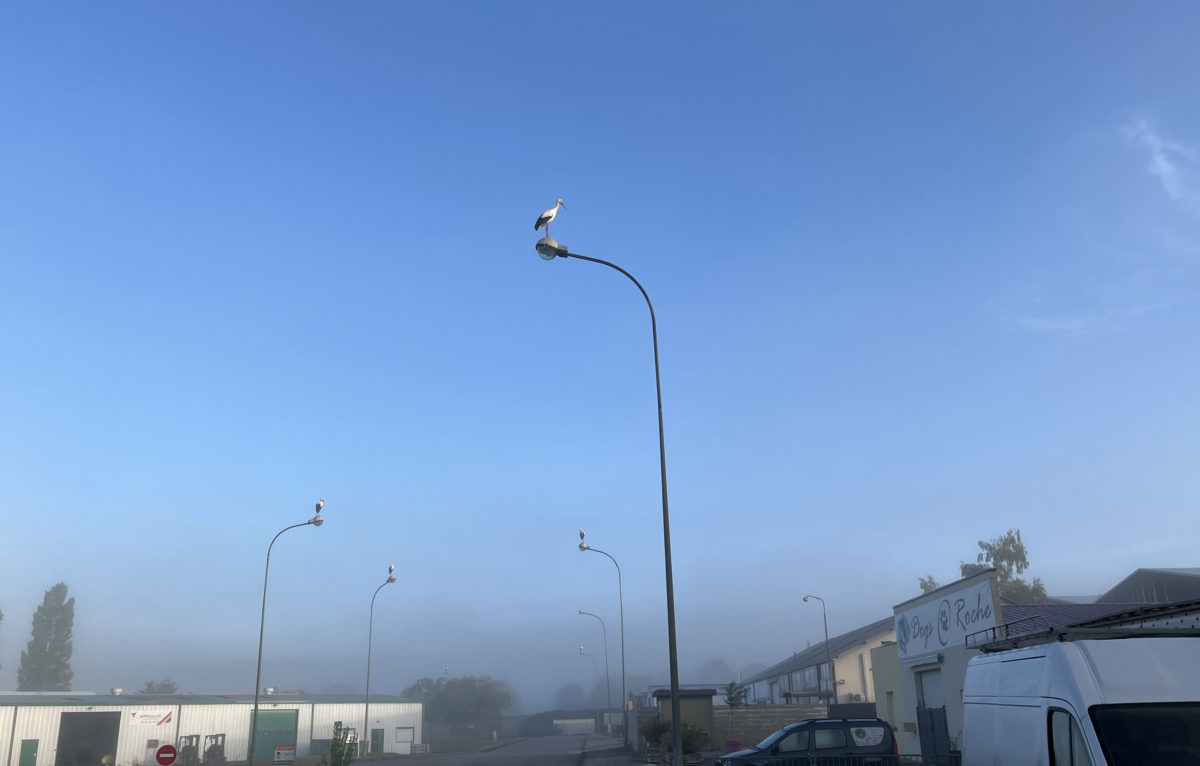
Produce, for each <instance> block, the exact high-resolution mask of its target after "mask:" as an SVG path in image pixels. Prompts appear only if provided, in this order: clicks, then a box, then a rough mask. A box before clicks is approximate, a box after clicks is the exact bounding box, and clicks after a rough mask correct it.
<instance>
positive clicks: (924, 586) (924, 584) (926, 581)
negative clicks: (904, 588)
mask: <svg viewBox="0 0 1200 766" xmlns="http://www.w3.org/2000/svg"><path fill="white" fill-rule="evenodd" d="M918 582H920V584H921V592H922V593H933V592H934V591H935V590H937V589H938V588H940V587H942V586H940V585H938V581H937V580H935V579H933V575H929V576H928V577H921V578H919V579H918Z"/></svg>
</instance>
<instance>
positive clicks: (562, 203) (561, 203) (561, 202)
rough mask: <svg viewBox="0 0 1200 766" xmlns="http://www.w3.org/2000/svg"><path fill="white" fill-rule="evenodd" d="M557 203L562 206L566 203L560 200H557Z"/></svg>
mask: <svg viewBox="0 0 1200 766" xmlns="http://www.w3.org/2000/svg"><path fill="white" fill-rule="evenodd" d="M558 204H560V205H562V206H563V207H564V208H565V207H566V206H567V203H565V202H563V201H562V200H559V201H558Z"/></svg>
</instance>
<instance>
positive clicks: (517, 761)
mask: <svg viewBox="0 0 1200 766" xmlns="http://www.w3.org/2000/svg"><path fill="white" fill-rule="evenodd" d="M620 745H621V741H620V740H619V739H605V738H596V737H588V736H584V735H582V734H575V735H569V736H563V737H530V738H528V739H522V740H518V741H516V742H513V743H511V744H508V745H504V746H503V747H499V748H496V749H495V750H489V751H486V752H470V753H430V754H429V755H412V756H407V757H404V758H399V759H395V760H386V761H385V760H380V761H375V760H372V761H371V762H370V765H369V766H579V764H580V762H581V759H580V753H584V757H583V759H582V762H583V763H584V766H634V764H636V761H634V760H633V759H632V758H631V757H629V756H625V755H623V754H622V753H621V752H620V750H619V748H620ZM435 747H436V745H435Z"/></svg>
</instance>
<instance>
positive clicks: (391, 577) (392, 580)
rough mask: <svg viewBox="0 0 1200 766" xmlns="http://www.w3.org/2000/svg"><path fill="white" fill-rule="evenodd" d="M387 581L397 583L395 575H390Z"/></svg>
mask: <svg viewBox="0 0 1200 766" xmlns="http://www.w3.org/2000/svg"><path fill="white" fill-rule="evenodd" d="M387 581H388V582H389V583H393V582H396V577H395V575H388V578H387Z"/></svg>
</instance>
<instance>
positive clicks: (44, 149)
mask: <svg viewBox="0 0 1200 766" xmlns="http://www.w3.org/2000/svg"><path fill="white" fill-rule="evenodd" d="M1198 23H1200V10H1198V9H1197V8H1196V7H1195V6H1194V5H1191V4H1188V3H1156V4H1154V5H1153V6H1150V7H1145V6H1141V5H1137V4H1133V3H1128V4H1116V3H1089V4H1084V3H1060V4H1056V5H1051V6H1049V7H1035V6H1034V5H1026V6H1023V7H1021V6H1012V5H1010V4H998V3H997V4H975V5H973V6H969V7H968V6H962V5H960V4H954V3H921V4H912V3H909V4H883V3H878V4H867V3H859V4H850V5H845V4H825V5H820V4H794V3H760V4H756V5H753V6H750V7H749V8H747V7H745V6H739V7H736V8H735V7H733V6H729V5H727V4H718V3H707V4H704V3H701V4H697V3H686V4H684V3H661V4H634V3H616V4H602V5H597V4H591V5H582V4H572V3H560V4H551V5H547V4H545V3H539V4H531V3H491V2H478V3H462V2H456V3H437V4H434V3H421V4H418V3H382V2H360V3H354V4H350V5H347V4H339V5H329V4H316V3H303V2H297V3H287V4H283V3H270V2H263V3H252V4H235V3H222V2H215V3H203V4H192V5H187V6H184V5H173V4H156V3H141V2H134V3H125V4H121V5H119V6H112V5H104V4H100V5H98V4H85V3H66V4H57V5H54V6H46V5H36V6H35V5H32V4H26V5H15V6H14V5H9V6H7V7H6V8H4V9H3V10H2V11H0V104H2V105H3V114H4V118H3V119H2V120H0V167H3V168H4V176H5V178H6V179H7V182H6V183H4V184H0V285H3V289H4V300H3V302H0V358H2V359H3V361H4V367H5V374H4V375H3V376H0V487H2V488H3V495H4V498H5V512H4V518H5V522H4V531H3V533H2V534H0V582H2V583H3V586H2V587H0V610H3V612H4V615H5V619H4V621H3V623H0V688H12V687H15V674H16V668H17V666H18V664H19V656H20V650H21V648H22V647H23V646H24V644H25V642H26V641H27V640H28V630H29V615H30V614H31V613H32V610H33V608H34V607H35V606H36V604H37V603H38V602H39V601H40V599H41V595H42V593H43V591H44V590H45V589H46V588H48V587H49V586H51V585H53V584H54V583H55V582H58V581H59V580H62V581H65V582H67V583H68V585H69V586H70V587H71V592H72V594H73V595H75V596H76V597H77V599H78V604H77V613H78V617H77V624H76V647H77V649H76V657H75V670H76V688H80V689H87V688H107V687H109V686H124V687H136V686H140V685H141V683H142V682H143V681H145V680H146V679H147V678H151V677H161V676H163V675H169V676H171V677H173V678H175V679H176V680H178V681H179V682H180V685H181V686H182V687H183V688H185V689H190V690H196V691H249V690H250V689H251V688H252V683H253V664H254V652H255V649H256V640H257V636H256V628H257V620H258V610H259V605H260V602H259V599H260V598H261V591H260V590H259V587H260V585H261V577H262V568H263V558H264V555H265V549H266V545H267V543H269V541H270V539H271V537H272V536H273V535H274V534H275V532H277V531H278V530H279V529H281V528H282V527H284V526H287V525H288V524H292V523H296V522H299V521H304V520H305V519H307V518H308V516H309V515H310V509H311V507H312V503H313V502H314V501H315V500H316V498H318V497H325V498H326V501H327V513H326V519H327V523H326V525H325V526H323V527H322V528H320V529H316V530H314V529H312V528H305V529H300V530H296V531H293V532H289V533H288V534H287V535H286V536H284V537H283V538H281V539H280V542H279V543H278V544H277V545H276V548H275V552H274V554H273V557H272V580H271V591H270V602H269V610H268V623H267V642H266V660H265V663H264V681H265V682H266V683H268V684H270V685H275V686H279V687H283V688H288V687H293V686H300V685H307V686H309V687H310V688H311V687H314V686H319V685H321V684H328V685H333V684H335V683H343V684H347V685H351V686H353V685H355V684H361V679H360V678H359V674H360V669H361V666H362V664H363V663H362V662H361V660H362V658H363V654H364V651H365V640H366V625H365V623H366V616H367V606H368V603H369V600H370V596H371V593H372V592H373V591H374V589H375V587H376V586H377V585H378V583H379V582H382V580H383V578H384V577H385V576H386V568H387V565H388V564H393V563H394V564H395V565H396V566H397V574H398V575H399V576H400V582H399V583H398V586H399V587H397V586H392V590H389V591H385V592H384V593H381V594H380V596H379V600H378V602H377V608H376V633H375V634H376V636H377V639H378V641H379V643H377V644H376V649H375V651H376V661H375V663H374V667H375V669H376V672H377V674H378V675H375V676H374V678H373V682H372V688H373V689H378V690H379V691H380V692H387V691H399V690H400V688H402V687H403V686H405V685H407V684H408V683H409V682H410V681H411V680H413V679H415V678H416V677H419V676H422V675H437V674H439V673H441V672H443V669H444V668H447V667H448V668H449V669H450V672H451V673H453V674H465V673H490V674H492V675H496V676H498V677H503V678H506V679H507V680H510V681H511V682H512V683H513V685H514V687H515V688H516V689H517V691H518V693H519V694H520V695H521V699H522V704H523V705H524V706H525V707H527V708H530V709H538V708H540V707H541V706H543V705H544V704H546V703H548V701H549V698H550V696H551V695H552V692H553V691H554V689H555V688H557V687H558V686H559V685H561V684H562V683H565V682H567V681H575V682H579V683H587V682H588V681H589V679H590V674H591V672H592V671H591V668H590V667H585V665H584V662H585V660H581V659H580V658H579V657H578V655H577V647H578V645H579V644H581V643H582V644H585V645H588V646H589V647H592V646H598V644H599V640H600V639H599V636H598V635H596V633H597V631H596V630H595V628H596V626H595V623H594V621H592V620H591V618H587V617H583V618H581V617H579V616H578V615H577V613H576V612H577V610H580V609H583V610H587V611H593V612H596V613H598V614H600V615H601V616H602V617H604V618H605V619H606V621H607V623H608V627H609V633H610V635H612V636H615V635H616V625H617V615H616V599H615V576H614V572H613V570H612V567H611V566H610V565H609V562H607V561H606V560H604V559H603V558H602V557H600V556H592V555H586V554H580V553H579V552H578V551H577V550H576V549H575V544H576V542H577V535H576V532H575V530H576V527H579V526H582V527H584V528H585V529H587V530H588V533H589V541H591V542H593V543H594V544H595V545H596V546H597V547H599V548H603V549H604V550H607V551H609V552H610V553H612V554H613V555H614V556H616V557H617V558H618V560H620V561H621V563H622V567H623V570H624V579H625V588H626V594H625V595H626V623H627V624H626V633H627V641H628V644H629V647H628V648H629V665H630V672H631V673H634V672H637V673H642V674H650V675H654V674H662V673H665V668H666V639H665V633H666V631H665V618H664V606H663V566H662V534H661V515H660V513H661V509H660V505H659V494H658V482H659V475H658V459H657V450H658V445H657V439H656V436H657V432H656V427H655V404H654V390H653V382H654V381H653V364H652V357H651V347H650V337H649V324H648V317H647V313H646V309H645V306H644V304H643V302H642V299H641V297H640V295H639V294H638V293H637V291H636V289H635V288H634V287H633V285H631V284H629V283H628V282H627V281H626V280H625V279H624V278H623V277H621V276H620V275H619V274H617V273H615V272H612V271H610V270H608V269H604V268H602V267H598V266H595V265H592V264H588V263H584V262H580V261H563V260H561V259H560V260H558V261H556V262H553V263H545V262H543V261H542V260H540V259H539V258H538V257H537V256H536V254H535V253H534V251H533V244H534V242H535V241H536V240H537V238H538V236H540V235H539V234H535V233H534V232H533V230H532V223H533V220H534V219H535V218H536V217H537V214H538V213H539V212H540V211H541V210H543V209H545V208H546V207H548V206H550V205H551V204H552V203H553V201H554V199H555V198H556V197H562V198H563V199H564V200H565V201H566V203H567V205H569V208H568V209H567V210H565V211H562V212H561V213H560V215H559V217H558V219H557V221H556V222H555V223H554V225H553V234H554V236H555V237H556V238H557V239H559V240H560V241H562V242H563V243H565V244H567V245H569V246H570V247H571V248H572V249H573V250H574V251H576V252H580V253H583V254H586V255H590V256H594V257H597V258H604V259H607V260H611V261H614V262H616V263H619V264H620V265H622V266H623V267H625V268H626V269H628V270H629V271H631V272H632V273H633V274H635V275H636V276H637V277H638V279H639V280H641V282H642V283H643V284H644V285H645V286H646V289H647V290H648V291H649V293H650V295H651V297H652V299H653V300H654V301H655V306H656V310H657V312H658V319H659V333H660V344H661V354H662V367H663V397H664V412H665V418H666V436H667V459H668V473H669V481H670V489H671V510H672V517H671V518H672V533H673V547H674V557H675V582H676V599H677V609H678V624H679V649H680V663H681V667H682V668H683V671H684V679H683V680H684V681H685V682H688V681H697V682H714V681H723V680H728V679H709V678H698V677H689V673H690V669H695V668H698V667H699V666H700V665H702V664H703V663H705V662H706V661H709V660H712V659H723V660H725V661H727V662H728V663H729V664H730V666H731V667H732V668H734V669H735V670H736V669H739V668H742V667H744V666H746V665H747V664H750V663H754V662H773V661H775V660H777V659H780V658H781V657H783V656H786V655H787V654H789V653H790V652H792V651H794V650H796V649H799V648H802V647H803V646H804V645H805V642H806V641H815V640H818V639H819V638H820V637H821V634H820V630H821V615H820V614H819V613H817V610H815V608H814V607H812V606H810V605H805V604H802V603H801V602H800V596H801V595H803V594H804V593H808V592H812V593H818V594H820V595H822V596H823V597H824V598H825V599H826V601H827V602H828V604H829V607H830V614H829V623H830V629H831V630H832V631H835V632H840V631H843V630H850V629H853V628H855V627H858V626H859V625H862V624H864V623H866V622H869V621H872V620H875V619H879V618H880V617H883V616H886V615H888V614H890V612H891V607H892V606H893V605H894V604H896V603H898V602H901V601H904V600H906V599H908V598H910V597H911V596H913V595H914V594H915V592H917V578H918V577H919V576H921V575H926V574H933V575H935V576H936V577H937V578H938V579H939V580H941V581H942V582H946V581H948V580H950V579H953V577H954V573H955V572H956V571H957V565H958V563H959V562H960V561H963V560H970V559H972V558H973V556H974V553H975V552H976V544H975V543H976V541H977V540H979V539H981V538H990V537H994V536H996V535H999V534H1002V533H1003V532H1004V531H1005V530H1006V529H1008V528H1010V527H1017V528H1020V529H1021V531H1022V533H1023V536H1024V539H1025V541H1026V544H1027V545H1028V548H1029V554H1030V559H1031V562H1032V564H1033V567H1032V570H1031V571H1030V572H1029V573H1028V574H1030V575H1035V576H1039V577H1041V578H1042V579H1043V581H1044V582H1045V583H1046V585H1047V587H1048V589H1049V590H1050V592H1051V593H1056V594H1062V595H1076V594H1095V593H1099V592H1101V591H1103V590H1106V589H1107V588H1109V587H1111V585H1113V584H1115V583H1116V582H1117V581H1118V580H1119V579H1120V578H1122V577H1123V576H1125V575H1126V574H1128V573H1129V572H1130V571H1132V570H1133V569H1135V568H1137V567H1142V566H1145V567H1170V566H1196V565H1197V564H1198V562H1197V560H1196V554H1195V550H1194V543H1193V541H1194V540H1195V538H1196V535H1197V533H1198V532H1200V522H1198V521H1197V520H1196V519H1197V516H1196V514H1195V511H1194V508H1195V505H1196V502H1197V500H1198V499H1200V478H1198V477H1200V474H1197V472H1196V470H1195V465H1196V458H1197V441H1196V436H1195V434H1196V433H1197V432H1200V428H1198V427H1200V407H1198V406H1197V403H1196V402H1197V395H1196V392H1197V391H1198V390H1200V367H1198V364H1197V355H1196V353H1195V351H1194V349H1196V348H1197V347H1200V337H1198V335H1200V332H1198V330H1197V328H1198V327H1200V309H1198V306H1200V303H1198V301H1197V299H1198V298H1200V244H1198V243H1200V80H1197V78H1196V77H1195V72H1197V71H1200V50H1198V49H1197V47H1196V46H1195V44H1194V41H1195V32H1194V31H1195V29H1196V28H1197V24H1198ZM611 649H612V661H613V665H614V666H616V665H617V664H618V662H617V659H618V658H617V654H616V650H615V641H614V647H611ZM589 664H590V663H589ZM272 666H274V669H273V667H272ZM691 675H692V676H694V675H695V674H694V673H692V674H691Z"/></svg>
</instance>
